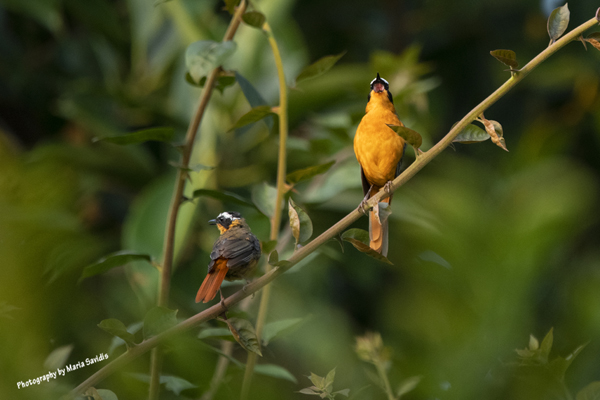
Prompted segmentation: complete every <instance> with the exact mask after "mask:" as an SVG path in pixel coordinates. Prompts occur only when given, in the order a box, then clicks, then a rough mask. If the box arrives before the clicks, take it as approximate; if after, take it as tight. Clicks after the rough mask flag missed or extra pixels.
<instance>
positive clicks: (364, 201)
mask: <svg viewBox="0 0 600 400" xmlns="http://www.w3.org/2000/svg"><path fill="white" fill-rule="evenodd" d="M371 189H373V185H371V187H370V188H369V190H368V191H367V194H366V195H365V197H364V199H362V201H361V202H360V204H359V205H358V208H357V209H358V211H360V212H362V213H363V214H364V215H368V213H369V210H370V209H371V208H372V207H371V206H369V205H368V204H367V202H368V201H369V196H370V195H371Z"/></svg>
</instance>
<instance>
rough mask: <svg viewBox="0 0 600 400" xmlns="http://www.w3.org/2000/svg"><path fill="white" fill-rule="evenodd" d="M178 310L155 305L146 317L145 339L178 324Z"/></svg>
mask: <svg viewBox="0 0 600 400" xmlns="http://www.w3.org/2000/svg"><path fill="white" fill-rule="evenodd" d="M176 315H177V310H169V309H168V308H165V307H154V308H151V309H150V310H148V312H147V313H146V316H145V317H144V339H148V338H151V337H153V336H156V335H158V334H159V333H161V332H164V331H166V330H167V329H169V328H171V327H173V326H175V325H177V317H176Z"/></svg>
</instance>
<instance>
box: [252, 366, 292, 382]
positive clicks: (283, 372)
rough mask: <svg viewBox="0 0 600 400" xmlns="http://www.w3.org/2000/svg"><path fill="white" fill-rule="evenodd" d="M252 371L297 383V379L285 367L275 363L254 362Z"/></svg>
mask: <svg viewBox="0 0 600 400" xmlns="http://www.w3.org/2000/svg"><path fill="white" fill-rule="evenodd" d="M254 372H255V373H257V374H261V375H265V376H270V377H272V378H277V379H284V380H286V381H290V382H293V383H298V380H297V379H296V378H295V377H294V375H292V374H291V373H290V371H288V370H287V369H285V368H283V367H280V366H279V365H275V364H256V365H255V366H254Z"/></svg>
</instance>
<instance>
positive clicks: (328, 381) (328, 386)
mask: <svg viewBox="0 0 600 400" xmlns="http://www.w3.org/2000/svg"><path fill="white" fill-rule="evenodd" d="M334 381H335V368H334V369H332V370H331V371H329V372H328V373H327V376H326V377H325V391H327V392H331V391H332V390H333V382H334Z"/></svg>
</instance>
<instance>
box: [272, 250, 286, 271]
mask: <svg viewBox="0 0 600 400" xmlns="http://www.w3.org/2000/svg"><path fill="white" fill-rule="evenodd" d="M268 262H269V265H272V266H274V267H287V266H289V265H290V264H291V263H290V262H289V261H287V260H281V261H279V254H278V253H277V250H273V251H272V252H271V254H269V261H268Z"/></svg>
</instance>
